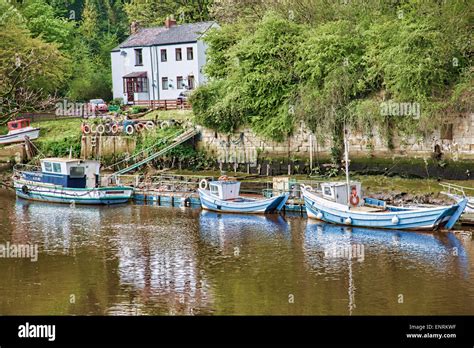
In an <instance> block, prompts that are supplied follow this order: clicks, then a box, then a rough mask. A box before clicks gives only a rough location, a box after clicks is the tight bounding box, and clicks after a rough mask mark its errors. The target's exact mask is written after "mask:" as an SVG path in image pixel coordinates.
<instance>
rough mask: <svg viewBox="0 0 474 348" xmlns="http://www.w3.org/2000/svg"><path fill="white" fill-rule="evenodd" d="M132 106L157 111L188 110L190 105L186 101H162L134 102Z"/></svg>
mask: <svg viewBox="0 0 474 348" xmlns="http://www.w3.org/2000/svg"><path fill="white" fill-rule="evenodd" d="M133 104H134V105H143V106H148V107H149V108H151V109H158V110H190V109H191V104H189V103H188V102H187V101H186V100H183V101H181V100H178V99H163V100H136V101H134V103H133Z"/></svg>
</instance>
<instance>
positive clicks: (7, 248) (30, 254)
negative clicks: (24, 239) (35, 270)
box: [0, 242, 38, 262]
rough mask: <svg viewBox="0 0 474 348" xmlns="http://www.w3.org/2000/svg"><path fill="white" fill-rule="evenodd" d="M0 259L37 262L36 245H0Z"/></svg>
mask: <svg viewBox="0 0 474 348" xmlns="http://www.w3.org/2000/svg"><path fill="white" fill-rule="evenodd" d="M0 258H5V259H9V258H24V259H30V260H31V261H32V262H36V261H38V244H10V242H7V243H6V244H0Z"/></svg>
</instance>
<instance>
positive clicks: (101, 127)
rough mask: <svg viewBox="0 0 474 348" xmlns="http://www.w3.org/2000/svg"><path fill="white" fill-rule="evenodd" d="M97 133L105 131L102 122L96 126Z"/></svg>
mask: <svg viewBox="0 0 474 348" xmlns="http://www.w3.org/2000/svg"><path fill="white" fill-rule="evenodd" d="M97 133H99V134H100V135H102V134H104V133H105V126H104V125H103V124H99V125H98V126H97Z"/></svg>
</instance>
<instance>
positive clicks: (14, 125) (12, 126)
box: [10, 123, 18, 129]
mask: <svg viewBox="0 0 474 348" xmlns="http://www.w3.org/2000/svg"><path fill="white" fill-rule="evenodd" d="M10 127H11V129H17V128H18V123H12V124H11V125H10Z"/></svg>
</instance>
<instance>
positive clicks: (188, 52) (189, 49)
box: [186, 47, 194, 60]
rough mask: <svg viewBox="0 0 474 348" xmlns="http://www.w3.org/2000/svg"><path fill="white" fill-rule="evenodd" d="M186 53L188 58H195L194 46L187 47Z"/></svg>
mask: <svg viewBox="0 0 474 348" xmlns="http://www.w3.org/2000/svg"><path fill="white" fill-rule="evenodd" d="M186 53H187V55H188V60H193V59H194V54H193V48H192V47H188V48H187V49H186Z"/></svg>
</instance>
